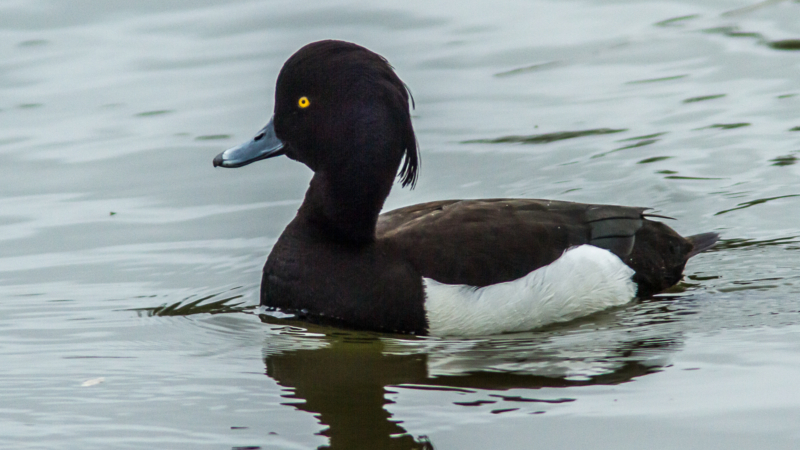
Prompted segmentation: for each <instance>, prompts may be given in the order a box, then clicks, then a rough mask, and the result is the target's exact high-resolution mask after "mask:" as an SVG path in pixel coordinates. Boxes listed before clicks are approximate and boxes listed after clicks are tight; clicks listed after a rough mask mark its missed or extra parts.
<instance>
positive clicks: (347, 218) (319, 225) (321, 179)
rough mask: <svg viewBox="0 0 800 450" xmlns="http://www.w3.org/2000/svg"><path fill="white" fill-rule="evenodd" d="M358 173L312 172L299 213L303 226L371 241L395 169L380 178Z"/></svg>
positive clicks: (343, 238)
mask: <svg viewBox="0 0 800 450" xmlns="http://www.w3.org/2000/svg"><path fill="white" fill-rule="evenodd" d="M395 170H397V168H396V167H395ZM361 175H362V176H360V177H359V176H356V175H353V176H350V174H340V175H339V176H335V175H331V174H329V173H327V172H317V173H315V174H314V178H312V179H311V183H310V185H309V187H308V191H306V197H305V200H303V205H302V206H301V207H300V211H299V212H298V216H299V217H302V218H303V219H305V220H304V222H305V224H306V226H309V227H312V228H315V229H317V231H319V232H321V235H322V236H325V237H328V238H330V239H332V240H337V241H344V242H350V243H354V244H368V243H370V242H373V241H374V240H375V225H376V223H377V222H378V215H379V214H380V212H381V209H382V208H383V203H384V201H385V200H386V197H387V196H388V195H389V191H390V190H391V188H392V183H393V181H394V172H392V173H391V174H389V176H388V177H386V176H384V177H383V179H380V178H381V177H369V176H363V175H366V174H361Z"/></svg>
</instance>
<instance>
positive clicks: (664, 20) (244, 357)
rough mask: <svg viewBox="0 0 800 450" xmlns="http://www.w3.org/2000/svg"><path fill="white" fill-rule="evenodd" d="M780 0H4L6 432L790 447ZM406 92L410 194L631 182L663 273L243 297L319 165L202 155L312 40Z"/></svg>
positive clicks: (792, 29) (790, 177) (106, 438)
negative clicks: (520, 284) (678, 273)
mask: <svg viewBox="0 0 800 450" xmlns="http://www.w3.org/2000/svg"><path fill="white" fill-rule="evenodd" d="M798 17H800V3H798V2H796V1H775V0H768V1H765V2H762V3H748V2H746V1H733V0H718V1H709V2H702V4H697V2H688V1H683V2H681V1H659V2H636V1H617V2H600V1H594V2H592V1H583V2H581V1H554V0H550V1H539V2H523V1H517V2H514V1H507V2H484V3H477V2H475V4H471V3H469V4H465V3H464V2H439V3H435V4H431V3H430V2H422V1H412V2H405V3H404V4H403V5H402V6H400V5H399V4H393V3H389V2H384V3H381V2H377V3H376V2H335V3H334V2H304V3H297V2H281V1H269V2H246V1H228V2H221V1H215V2H211V1H203V2H197V1H191V2H190V1H179V0H175V1H166V2H165V1H158V2H155V1H138V2H118V1H102V2H101V1H97V0H93V1H92V0H87V1H82V2H68V1H63V0H60V1H59V0H50V1H45V0H39V1H25V2H22V1H13V0H12V1H6V2H4V3H0V161H1V162H2V164H0V179H2V180H3V183H0V362H2V369H0V379H1V380H2V383H0V419H1V420H0V446H2V447H9V448H82V449H92V448H192V449H195V448H314V447H317V446H329V447H331V448H338V449H355V448H365V449H374V448H398V449H412V448H431V447H434V448H436V449H450V448H452V449H464V448H519V449H527V448H537V447H546V448H553V449H557V448H565V449H572V448H581V447H590V448H598V449H603V448H609V449H611V448H613V449H626V448H631V449H634V448H636V449H639V448H643V447H644V448H664V449H667V448H679V447H680V448H697V449H712V448H726V449H729V448H756V447H757V448H794V447H795V446H796V442H797V439H798V438H800V431H798V428H797V425H796V424H797V423H798V419H800V395H798V394H797V389H796V380H797V379H798V376H800V339H798V337H799V336H800V303H799V302H798V291H800V280H799V279H798V274H799V272H798V270H797V268H798V265H799V263H798V261H797V258H796V254H797V253H796V251H797V250H798V248H800V242H799V239H798V236H800V233H799V232H798V229H799V227H798V221H797V218H798V217H800V210H799V207H800V183H798V177H797V175H798V166H797V165H796V164H795V163H796V162H797V160H798V152H800V132H798V130H800V84H799V82H800V71H798V68H799V67H798V66H800V51H798V50H800V21H798V20H797V18H798ZM322 38H338V39H345V40H351V41H355V42H358V43H360V44H362V45H365V46H367V47H368V48H371V49H373V50H375V51H377V52H379V53H381V54H383V55H384V56H386V57H387V58H388V59H389V60H390V61H391V62H392V64H393V65H394V66H395V67H396V68H397V70H398V72H399V74H400V76H401V77H402V78H403V79H404V81H405V82H406V83H407V84H408V85H409V86H410V87H411V90H412V92H413V94H414V97H415V99H416V110H415V112H414V120H415V127H416V130H417V132H418V138H419V142H420V145H421V148H422V155H423V165H422V172H421V180H420V182H419V184H418V187H417V189H416V190H414V191H408V190H401V189H399V187H398V188H396V190H395V191H394V192H393V194H392V196H391V197H390V199H389V201H388V207H390V208H393V207H398V206H403V205H407V204H412V203H417V202H423V201H429V200H434V199H443V198H477V197H503V196H514V197H534V198H554V199H561V200H573V201H583V202H598V203H617V204H626V205H641V206H652V207H654V208H655V210H656V212H657V213H659V214H664V215H668V216H671V217H675V218H676V219H678V220H677V221H675V222H671V225H672V226H674V227H675V228H676V229H677V230H678V231H680V232H681V233H683V234H692V233H699V232H705V231H718V232H720V233H721V234H722V235H723V238H724V241H723V242H722V244H721V245H719V246H718V247H717V248H716V249H715V250H714V251H712V252H709V253H706V254H703V255H701V256H698V257H697V258H695V259H693V260H692V262H691V263H690V264H689V266H688V268H687V277H686V279H685V282H684V283H683V284H681V285H680V286H679V287H678V288H676V289H674V292H671V293H669V294H667V295H663V296H660V297H659V298H656V299H652V300H648V301H644V302H640V303H637V304H633V305H629V306H627V307H623V308H619V309H616V310H612V311H608V312H604V313H601V314H598V315H595V316H593V317H589V318H585V319H582V320H579V321H576V322H573V323H570V324H567V325H561V326H557V327H552V328H548V329H545V330H539V331H536V332H530V333H523V334H514V335H507V336H498V337H492V338H475V339H463V340H446V339H432V338H430V339H409V338H403V337H397V336H386V335H376V334H365V333H352V332H345V331H342V330H335V329H330V328H316V327H311V328H308V327H306V326H304V325H303V324H301V323H297V324H291V323H290V324H287V323H285V322H279V321H276V320H274V319H272V318H269V317H267V316H259V315H257V314H256V313H257V312H258V311H257V310H256V309H255V308H254V306H255V305H256V304H257V303H258V287H259V282H260V270H261V266H262V265H263V262H264V260H265V257H266V255H267V254H268V253H269V250H270V248H271V246H272V244H273V242H274V241H275V239H276V238H277V236H278V235H279V234H280V232H281V231H282V229H283V227H284V226H285V224H286V223H287V222H288V221H289V220H290V219H291V218H292V217H293V215H294V212H295V211H296V208H297V206H298V205H299V203H300V201H301V199H302V195H303V193H304V191H305V187H306V185H307V183H308V180H309V178H310V172H309V171H308V170H307V169H306V168H304V167H302V166H300V165H298V164H296V163H293V162H292V161H289V160H286V159H284V160H270V161H269V162H264V163H260V164H254V165H252V166H248V167H246V168H242V169H238V170H221V169H218V170H214V169H213V168H212V166H211V159H212V158H213V156H214V155H216V154H217V153H218V152H219V151H221V150H223V149H225V148H227V147H229V146H232V145H234V144H236V143H238V142H239V141H243V140H245V139H247V138H249V137H250V136H251V135H252V133H254V132H255V131H256V130H258V129H259V128H260V127H261V126H262V125H263V124H264V123H265V122H266V120H267V119H268V117H269V115H270V111H271V108H272V92H273V87H274V81H275V77H276V75H277V71H278V70H279V68H280V66H281V64H282V63H283V61H284V60H285V59H286V58H287V57H288V56H289V55H290V54H291V53H292V52H294V51H295V50H296V49H297V48H299V47H300V46H302V45H303V44H305V43H307V42H310V41H313V40H317V39H322Z"/></svg>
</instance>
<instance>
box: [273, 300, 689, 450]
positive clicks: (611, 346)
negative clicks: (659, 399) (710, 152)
mask: <svg viewBox="0 0 800 450" xmlns="http://www.w3.org/2000/svg"><path fill="white" fill-rule="evenodd" d="M636 308H638V309H639V311H636V310H634V311H633V312H632V311H631V310H628V311H626V312H625V313H623V314H621V315H620V314H616V315H615V314H614V313H611V314H609V315H607V316H608V317H606V318H605V319H606V323H603V318H602V317H601V318H597V317H595V318H591V319H588V320H586V321H583V322H581V323H577V322H576V323H572V324H569V325H566V326H563V325H562V326H561V327H556V328H553V329H550V330H545V331H538V332H533V333H525V334H515V335H506V336H499V337H493V338H481V339H460V340H446V339H413V338H411V339H408V338H391V337H387V336H385V335H378V334H368V333H358V332H343V331H341V330H334V329H331V328H321V327H320V328H318V327H309V326H308V325H306V324H304V325H303V327H304V328H299V327H297V325H298V324H297V323H294V324H288V325H287V322H284V321H279V320H276V319H274V318H271V317H269V316H261V317H262V321H264V322H268V323H271V324H272V325H273V326H276V327H275V329H274V333H271V334H270V336H269V337H268V338H267V339H266V340H265V345H264V362H265V364H266V372H267V375H268V376H270V377H271V378H273V379H274V380H275V381H277V382H278V383H279V384H280V385H281V386H283V387H285V388H286V394H285V395H284V397H286V398H289V399H292V401H290V402H287V404H288V405H291V406H293V407H295V408H297V409H300V410H303V411H308V412H310V413H312V414H314V415H315V416H316V417H317V418H318V419H319V421H320V422H321V423H322V424H323V425H325V426H327V428H326V429H325V430H324V431H322V432H321V434H322V435H324V436H327V437H328V438H329V445H328V446H325V447H322V448H330V449H407V450H410V449H430V448H433V444H432V443H431V442H429V441H428V439H427V438H426V437H424V436H421V437H420V436H418V437H414V436H412V434H413V432H414V430H405V429H404V428H403V427H402V426H401V422H399V421H397V420H393V419H392V415H391V414H390V413H389V412H388V411H387V410H386V409H385V408H384V405H386V404H389V403H391V400H389V399H387V397H386V393H387V390H389V391H397V390H398V388H401V389H402V388H403V387H406V388H414V389H437V390H438V389H441V390H452V389H453V388H459V389H462V390H467V391H466V392H471V393H475V395H482V393H481V391H482V390H488V391H497V390H508V389H534V390H535V389H541V388H563V387H577V386H590V385H614V384H620V383H625V382H627V381H631V380H632V379H634V378H636V377H640V376H643V375H647V374H650V373H654V372H657V371H659V370H661V368H662V367H664V365H666V364H667V360H668V357H669V355H670V354H671V353H672V351H673V350H674V349H675V348H676V347H677V346H678V345H679V343H680V337H681V333H680V331H679V330H677V329H676V327H672V326H670V325H669V323H670V322H672V321H674V319H675V318H676V317H679V314H680V313H676V311H674V308H672V307H670V306H669V304H668V303H666V302H658V301H656V302H652V303H651V304H650V305H649V306H648V305H644V306H641V305H638V306H637V307H636ZM682 313H683V314H686V312H685V311H684V312H682ZM620 317H622V318H623V319H624V320H620ZM387 388H388V389H387ZM572 393H573V395H574V391H572ZM485 395H486V396H487V399H486V400H489V401H491V400H494V401H497V400H498V399H505V400H511V401H514V400H517V402H515V406H517V405H520V404H523V405H524V404H525V403H524V402H525V401H528V402H536V403H528V404H530V405H534V404H535V405H537V406H536V407H537V408H538V407H540V406H541V405H542V403H551V404H552V403H567V402H571V401H574V400H575V399H574V398H563V397H564V396H563V395H562V396H556V397H557V398H556V399H550V397H552V396H553V395H552V393H549V394H548V395H547V398H548V399H549V400H548V399H543V400H540V399H532V398H530V397H531V395H526V396H525V398H520V397H519V392H514V393H513V394H512V393H509V394H507V395H506V394H504V395H499V394H498V393H497V392H494V393H487V394H485ZM567 397H568V395H567ZM489 401H486V402H482V401H480V400H479V401H477V402H473V403H472V404H481V403H488V402H489ZM457 404H465V405H466V403H457Z"/></svg>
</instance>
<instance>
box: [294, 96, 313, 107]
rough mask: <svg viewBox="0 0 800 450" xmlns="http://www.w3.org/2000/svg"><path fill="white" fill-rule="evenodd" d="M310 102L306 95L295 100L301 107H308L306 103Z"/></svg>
mask: <svg viewBox="0 0 800 450" xmlns="http://www.w3.org/2000/svg"><path fill="white" fill-rule="evenodd" d="M310 104H311V102H310V101H308V97H300V100H298V101H297V106H299V107H301V108H308V105H310Z"/></svg>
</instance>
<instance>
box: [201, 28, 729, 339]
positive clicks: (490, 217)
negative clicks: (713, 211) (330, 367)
mask: <svg viewBox="0 0 800 450" xmlns="http://www.w3.org/2000/svg"><path fill="white" fill-rule="evenodd" d="M410 102H411V105H410V104H409V103H410ZM412 107H413V98H411V97H410V93H409V90H408V88H407V86H406V85H405V84H404V83H403V81H401V80H400V78H399V77H398V75H397V74H396V73H395V71H394V68H393V67H392V66H391V65H390V64H389V62H388V61H387V59H386V58H384V57H382V56H380V55H378V54H376V53H374V52H372V51H370V50H368V49H366V48H364V47H362V46H360V45H357V44H354V43H350V42H344V41H338V40H323V41H318V42H313V43H310V44H307V45H305V46H304V47H302V48H300V49H299V50H298V51H297V52H295V53H294V54H293V55H291V56H290V57H289V59H288V60H287V61H286V62H285V63H284V65H283V67H282V68H281V70H280V72H279V74H278V78H277V81H276V87H275V103H274V111H273V115H272V118H271V120H270V121H269V122H268V124H267V125H266V126H265V127H264V128H263V129H261V130H260V131H259V132H258V133H256V135H255V136H254V137H253V138H252V139H251V140H249V141H247V142H245V143H243V144H241V145H238V146H236V147H233V148H230V149H228V150H225V151H224V152H222V153H220V154H219V155H217V156H216V157H215V158H214V160H213V165H214V167H226V168H236V167H242V166H245V165H247V164H250V163H253V162H255V161H259V160H263V159H269V158H274V157H278V156H281V155H283V156H286V157H288V158H290V159H292V160H295V161H298V162H300V163H303V164H305V165H306V166H308V167H309V168H310V169H311V170H312V171H313V176H312V178H311V181H310V183H309V187H308V190H307V191H306V193H305V197H304V199H303V202H302V204H301V205H300V207H299V209H298V211H297V215H296V216H295V217H294V219H293V220H292V221H291V222H290V223H289V224H288V225H287V226H286V228H285V230H284V231H283V233H282V234H281V235H280V237H279V238H278V240H277V241H276V242H275V244H274V246H273V248H272V250H271V252H270V254H269V256H268V258H267V261H266V264H265V265H264V268H263V276H262V280H261V296H260V303H261V306H262V307H264V308H265V309H266V310H274V311H279V312H281V313H283V314H290V315H292V317H295V318H297V319H300V320H303V321H307V322H310V323H316V324H322V325H328V326H335V327H344V328H350V329H357V330H366V331H373V332H380V333H402V334H415V335H432V336H479V335H491V334H499V333H512V332H521V331H530V330H535V329H537V328H541V327H543V326H545V325H549V324H553V323H559V322H567V321H571V320H574V319H576V318H579V317H583V316H587V315H589V314H594V313H597V312H599V311H602V310H605V309H607V308H612V307H615V306H620V305H625V304H628V303H630V302H632V301H634V300H635V299H642V298H648V297H651V296H652V295H654V294H657V293H659V292H662V291H664V290H666V289H668V288H670V287H671V286H674V285H675V284H677V283H678V282H679V281H680V280H681V279H682V276H683V270H684V267H685V265H686V262H687V260H688V259H689V258H691V257H693V256H695V255H697V254H698V253H700V252H702V251H704V250H707V249H709V248H711V247H712V246H713V245H714V244H715V243H716V242H717V240H718V239H719V235H718V234H716V233H702V234H697V235H693V236H688V237H682V236H680V235H679V234H678V233H677V232H675V231H674V230H672V229H671V228H670V227H668V226H667V225H665V224H664V223H662V222H660V221H658V220H654V219H658V218H664V217H663V216H656V215H653V214H648V213H647V211H648V210H649V208H642V207H628V206H615V205H593V204H583V203H574V202H567V201H555V200H538V199H525V198H499V199H480V200H442V201H433V202H429V203H422V204H417V205H412V206H407V207H403V208H399V209H395V210H392V211H388V212H384V213H381V211H382V209H383V206H384V202H385V201H386V198H387V197H388V195H389V193H390V191H391V189H392V186H393V185H394V183H395V179H396V178H397V179H398V182H399V184H400V185H401V186H402V187H410V188H413V187H414V185H415V184H416V182H417V178H418V175H419V170H420V154H419V146H418V144H417V138H416V135H415V133H414V128H413V124H412V120H411V113H410V110H411V108H412Z"/></svg>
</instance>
